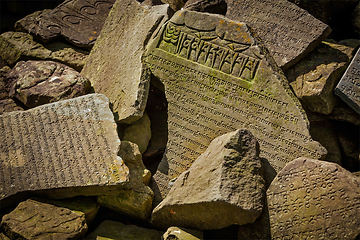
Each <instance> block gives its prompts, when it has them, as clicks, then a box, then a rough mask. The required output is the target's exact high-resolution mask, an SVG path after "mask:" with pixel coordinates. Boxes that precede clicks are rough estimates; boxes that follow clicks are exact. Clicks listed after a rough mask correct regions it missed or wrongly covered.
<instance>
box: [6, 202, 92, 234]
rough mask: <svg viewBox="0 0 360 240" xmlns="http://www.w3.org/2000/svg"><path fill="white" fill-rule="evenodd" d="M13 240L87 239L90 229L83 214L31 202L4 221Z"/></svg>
mask: <svg viewBox="0 0 360 240" xmlns="http://www.w3.org/2000/svg"><path fill="white" fill-rule="evenodd" d="M1 228H2V229H3V231H4V233H5V235H6V236H7V237H9V238H10V239H59V240H60V239H75V238H81V237H83V236H84V235H85V233H86V231H87V229H88V226H87V224H86V221H85V215H84V214H83V213H79V212H74V211H71V210H69V209H67V208H63V207H57V206H54V205H51V204H47V203H42V202H38V201H35V200H32V199H28V200H26V201H25V202H21V203H20V204H19V205H18V206H17V207H16V208H15V209H14V211H12V212H11V213H9V214H6V215H5V216H4V217H3V218H2V221H1Z"/></svg>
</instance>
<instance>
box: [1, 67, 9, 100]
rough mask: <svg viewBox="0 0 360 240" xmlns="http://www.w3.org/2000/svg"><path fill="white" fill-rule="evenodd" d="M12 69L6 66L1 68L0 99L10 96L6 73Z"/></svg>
mask: <svg viewBox="0 0 360 240" xmlns="http://www.w3.org/2000/svg"><path fill="white" fill-rule="evenodd" d="M10 70H11V68H10V67H8V66H4V67H2V68H1V69H0V100H3V99H5V98H8V97H9V93H8V91H7V89H6V82H5V75H6V73H7V72H9V71H10Z"/></svg>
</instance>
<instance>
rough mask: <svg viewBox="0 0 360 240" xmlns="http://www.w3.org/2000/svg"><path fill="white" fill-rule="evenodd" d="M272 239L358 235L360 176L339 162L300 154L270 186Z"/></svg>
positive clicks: (349, 236) (269, 202)
mask: <svg viewBox="0 0 360 240" xmlns="http://www.w3.org/2000/svg"><path fill="white" fill-rule="evenodd" d="M267 199H268V207H269V213H270V226H271V237H272V239H305V238H307V237H310V238H313V239H355V237H356V236H357V235H358V234H360V227H359V226H360V218H359V216H360V179H359V178H356V177H355V176H354V175H353V174H352V173H351V172H349V171H347V170H345V169H343V168H342V167H340V166H339V165H338V164H335V163H329V162H324V161H319V160H313V159H307V158H298V159H296V160H294V161H292V162H291V163H288V164H287V165H286V166H285V168H283V169H282V170H281V171H280V172H279V173H278V175H277V176H276V178H275V179H274V181H273V182H272V183H271V186H270V188H269V189H268V190H267Z"/></svg>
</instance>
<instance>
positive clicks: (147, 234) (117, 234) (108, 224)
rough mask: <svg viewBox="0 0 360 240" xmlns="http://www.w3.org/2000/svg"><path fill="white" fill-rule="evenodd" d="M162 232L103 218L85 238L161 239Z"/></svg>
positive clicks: (110, 239) (112, 239) (114, 239)
mask: <svg viewBox="0 0 360 240" xmlns="http://www.w3.org/2000/svg"><path fill="white" fill-rule="evenodd" d="M162 233H163V232H160V231H157V230H154V229H147V228H141V227H138V226H135V225H125V224H122V223H120V222H115V221H110V220H105V221H103V222H102V223H101V224H100V225H99V227H97V228H96V229H95V231H94V232H92V233H91V234H89V235H87V236H86V239H89V240H92V239H94V240H95V239H96V240H99V239H109V240H139V239H141V240H156V239H159V240H160V239H161V235H162Z"/></svg>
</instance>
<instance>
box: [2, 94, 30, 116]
mask: <svg viewBox="0 0 360 240" xmlns="http://www.w3.org/2000/svg"><path fill="white" fill-rule="evenodd" d="M22 110H24V108H23V107H22V106H20V105H19V104H18V103H16V102H15V101H14V100H13V99H11V98H6V99H2V100H0V115H1V114H3V113H9V112H14V111H22Z"/></svg>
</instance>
